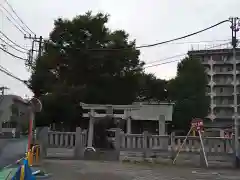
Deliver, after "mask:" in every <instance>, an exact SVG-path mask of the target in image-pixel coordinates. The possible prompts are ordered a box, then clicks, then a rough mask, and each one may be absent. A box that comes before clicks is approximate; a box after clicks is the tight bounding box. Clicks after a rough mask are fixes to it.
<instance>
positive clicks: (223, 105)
mask: <svg viewBox="0 0 240 180" xmlns="http://www.w3.org/2000/svg"><path fill="white" fill-rule="evenodd" d="M212 106H213V107H214V108H215V107H219V108H221V107H223V108H224V107H233V103H229V104H227V103H226V104H220V103H217V104H216V103H215V104H212Z"/></svg>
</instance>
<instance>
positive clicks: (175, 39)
mask: <svg viewBox="0 0 240 180" xmlns="http://www.w3.org/2000/svg"><path fill="white" fill-rule="evenodd" d="M225 22H229V20H224V21H221V22H219V23H217V24H214V25H212V26H210V27H207V28H204V29H202V30H199V31H196V32H193V33H190V34H187V35H184V36H181V37H178V38H174V39H170V40H167V41H162V42H158V43H154V44H147V45H141V46H136V47H135V48H136V49H141V48H147V47H154V46H158V45H162V44H166V43H170V42H173V41H178V40H181V39H185V38H187V37H191V36H194V35H196V34H199V33H202V32H204V31H207V30H209V29H212V28H214V27H217V26H219V25H221V24H223V23H225ZM52 43H53V42H52ZM53 45H54V46H56V47H57V45H55V44H53ZM60 48H63V49H76V50H90V51H116V50H129V49H132V48H88V49H81V48H71V47H66V46H65V47H60Z"/></svg>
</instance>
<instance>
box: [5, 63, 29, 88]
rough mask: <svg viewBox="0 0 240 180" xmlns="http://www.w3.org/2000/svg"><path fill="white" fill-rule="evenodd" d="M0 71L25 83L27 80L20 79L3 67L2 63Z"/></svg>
mask: <svg viewBox="0 0 240 180" xmlns="http://www.w3.org/2000/svg"><path fill="white" fill-rule="evenodd" d="M0 71H1V72H3V73H4V74H6V75H8V76H10V77H12V78H14V79H16V80H18V81H20V82H22V83H24V84H26V83H27V81H25V80H23V79H20V78H19V77H17V76H15V75H14V74H12V73H11V72H10V71H8V70H7V69H6V68H4V67H3V66H2V65H0Z"/></svg>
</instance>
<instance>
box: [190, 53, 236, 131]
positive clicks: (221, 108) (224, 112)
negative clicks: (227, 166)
mask: <svg viewBox="0 0 240 180" xmlns="http://www.w3.org/2000/svg"><path fill="white" fill-rule="evenodd" d="M188 54H189V56H191V57H194V58H198V59H199V60H200V61H201V62H202V64H203V65H204V67H205V69H206V72H207V75H208V85H207V87H206V89H207V90H206V91H207V95H208V96H210V98H211V107H210V109H209V115H208V117H207V119H209V120H210V121H209V123H208V126H209V127H214V128H227V127H231V126H232V125H233V115H234V109H233V57H232V50H231V49H214V50H198V51H189V52H188ZM239 70H240V49H237V89H238V93H240V71H239ZM238 104H239V99H238ZM238 110H240V107H239V109H238ZM239 112H240V111H239Z"/></svg>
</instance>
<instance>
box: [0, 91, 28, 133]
mask: <svg viewBox="0 0 240 180" xmlns="http://www.w3.org/2000/svg"><path fill="white" fill-rule="evenodd" d="M29 119H30V109H29V103H28V101H26V100H24V99H22V98H21V97H19V96H16V95H1V96H0V132H2V131H5V130H6V129H10V128H17V126H18V125H20V123H27V122H28V120H29ZM16 123H17V124H16Z"/></svg>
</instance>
